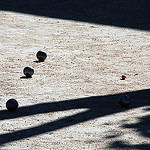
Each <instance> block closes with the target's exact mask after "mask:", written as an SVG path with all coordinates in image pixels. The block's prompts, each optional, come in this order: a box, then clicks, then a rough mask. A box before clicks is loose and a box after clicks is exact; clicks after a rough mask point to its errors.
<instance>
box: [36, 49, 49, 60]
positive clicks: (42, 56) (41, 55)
mask: <svg viewBox="0 0 150 150" xmlns="http://www.w3.org/2000/svg"><path fill="white" fill-rule="evenodd" d="M36 57H37V59H38V60H39V61H40V62H43V61H45V59H46V57H47V54H46V53H45V52H43V51H38V52H37V54H36Z"/></svg>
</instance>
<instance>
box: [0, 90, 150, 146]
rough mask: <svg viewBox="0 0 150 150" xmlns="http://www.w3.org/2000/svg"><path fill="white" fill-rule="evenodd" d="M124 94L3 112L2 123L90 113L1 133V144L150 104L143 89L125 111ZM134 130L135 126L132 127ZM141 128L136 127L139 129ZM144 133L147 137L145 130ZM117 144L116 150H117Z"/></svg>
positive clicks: (0, 115)
mask: <svg viewBox="0 0 150 150" xmlns="http://www.w3.org/2000/svg"><path fill="white" fill-rule="evenodd" d="M121 94H122V93H120V94H115V95H106V96H94V97H87V98H80V99H74V100H65V101H60V102H50V103H40V104H36V105H32V106H26V107H21V108H19V109H18V111H17V112H15V113H10V112H8V111H7V110H1V111H0V120H5V119H8V120H10V119H14V118H20V117H24V116H31V115H36V114H45V113H50V112H58V111H65V110H72V109H80V108H86V109H87V110H86V111H84V112H81V113H77V114H74V115H71V116H68V117H64V118H61V119H59V120H56V121H52V122H48V123H45V124H42V125H39V126H35V127H31V128H28V129H23V130H19V131H14V132H11V133H6V134H0V145H3V144H5V143H9V142H13V141H17V140H21V139H25V138H28V137H33V136H36V135H40V134H44V133H47V132H51V131H56V130H59V129H62V128H66V127H69V126H73V125H76V124H79V123H82V122H86V121H89V120H92V119H95V118H99V117H104V116H107V115H111V114H115V113H119V112H122V111H126V110H128V109H132V108H138V107H142V106H149V105H150V101H149V98H150V90H149V89H147V90H141V91H135V92H128V93H126V94H128V95H129V96H130V98H131V99H132V104H131V106H130V107H128V108H121V107H120V106H119V104H118V100H119V97H120V95H121ZM131 127H132V126H131ZM136 127H137V126H135V127H134V126H133V128H136ZM140 132H141V134H143V135H145V133H144V132H143V130H141V131H140ZM117 146H118V144H117V145H115V147H117Z"/></svg>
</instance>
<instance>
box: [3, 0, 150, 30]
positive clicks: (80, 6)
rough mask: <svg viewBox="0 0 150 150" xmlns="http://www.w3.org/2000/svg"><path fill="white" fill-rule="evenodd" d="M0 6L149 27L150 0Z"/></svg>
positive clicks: (52, 0) (33, 1)
mask: <svg viewBox="0 0 150 150" xmlns="http://www.w3.org/2000/svg"><path fill="white" fill-rule="evenodd" d="M0 10H4V11H13V12H20V13H25V14H32V15H38V16H46V17H50V18H59V19H66V20H74V21H82V22H90V23H96V24H102V25H109V26H118V27H126V28H133V29H139V30H150V19H149V18H150V1H149V0H82V1H81V0H65V1H64V0H63V1H62V0H42V1H41V0H12V1H11V0H1V1H0Z"/></svg>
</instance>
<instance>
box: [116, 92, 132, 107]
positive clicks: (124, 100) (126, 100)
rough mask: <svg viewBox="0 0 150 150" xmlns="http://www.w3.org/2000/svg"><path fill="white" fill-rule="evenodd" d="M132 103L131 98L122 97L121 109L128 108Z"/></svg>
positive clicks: (124, 95) (120, 101)
mask: <svg viewBox="0 0 150 150" xmlns="http://www.w3.org/2000/svg"><path fill="white" fill-rule="evenodd" d="M130 103H131V100H130V97H129V96H128V95H126V94H123V95H121V96H120V99H119V104H120V105H121V107H128V106H129V105H130Z"/></svg>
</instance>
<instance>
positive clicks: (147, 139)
mask: <svg viewBox="0 0 150 150" xmlns="http://www.w3.org/2000/svg"><path fill="white" fill-rule="evenodd" d="M0 23H1V25H0V54H1V57H0V70H1V71H0V87H1V88H0V101H1V103H0V127H1V128H0V149H2V150H3V149H9V150H11V149H30V150H32V149H33V150H35V149H42V150H44V149H45V150H47V149H59V150H64V149H66V150H67V149H91V150H93V149H95V150H98V149H139V150H142V149H146V150H148V149H149V147H150V144H149V143H150V106H149V105H150V78H149V77H150V50H149V47H150V43H149V41H150V32H149V31H146V30H137V29H132V28H123V27H117V26H109V25H101V24H94V23H88V22H79V21H73V20H63V19H57V18H50V17H44V16H34V15H31V14H30V15H29V14H23V13H17V12H9V11H0ZM39 50H43V51H45V52H46V53H47V55H48V56H47V59H46V60H45V62H38V61H37V58H36V53H37V51H39ZM25 66H32V67H33V68H34V70H35V73H34V75H33V77H32V78H29V79H26V78H23V77H24V74H23V68H24V67H25ZM122 75H126V77H127V78H126V80H120V78H121V76H122ZM123 93H125V94H128V95H129V96H130V98H131V100H132V102H131V105H130V106H129V107H128V108H121V107H120V105H119V104H118V100H119V97H120V95H122V94H123ZM10 98H15V99H16V100H17V101H18V103H19V109H18V110H17V111H16V112H14V113H11V112H8V111H7V110H6V106H5V105H6V101H7V100H8V99H10Z"/></svg>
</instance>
